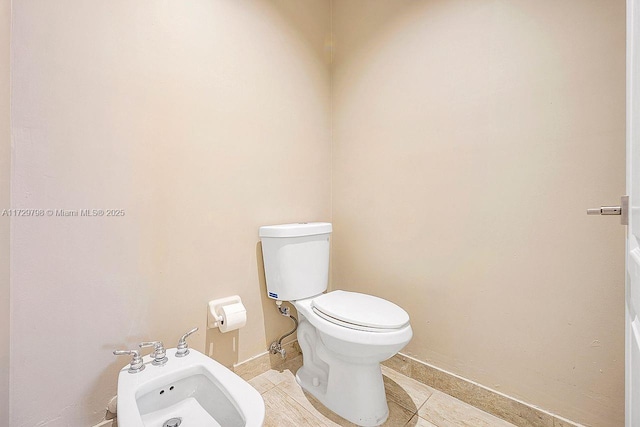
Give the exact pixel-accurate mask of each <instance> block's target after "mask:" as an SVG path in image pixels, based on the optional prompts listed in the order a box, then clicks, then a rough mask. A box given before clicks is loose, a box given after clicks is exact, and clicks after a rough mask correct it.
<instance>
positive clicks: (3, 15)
mask: <svg viewBox="0 0 640 427" xmlns="http://www.w3.org/2000/svg"><path fill="white" fill-rule="evenodd" d="M10 33H11V1H10V0H0V211H2V209H7V208H8V207H9V198H10V192H9V191H10V181H9V177H10V171H11V135H10V132H9V123H10V116H9V106H10V97H9V86H10V82H9V47H10V46H9V40H10ZM9 344H10V339H9V218H8V217H3V216H0V425H9Z"/></svg>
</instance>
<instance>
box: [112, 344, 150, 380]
mask: <svg viewBox="0 0 640 427" xmlns="http://www.w3.org/2000/svg"><path fill="white" fill-rule="evenodd" d="M113 354H114V355H115V356H125V355H131V356H133V357H132V358H131V364H129V371H128V372H129V373H130V374H137V373H138V372H140V371H143V370H144V363H142V357H140V352H139V351H138V350H113Z"/></svg>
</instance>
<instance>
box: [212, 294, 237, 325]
mask: <svg viewBox="0 0 640 427" xmlns="http://www.w3.org/2000/svg"><path fill="white" fill-rule="evenodd" d="M232 305H233V306H235V307H236V312H235V313H234V316H238V315H240V317H241V319H242V320H241V321H240V323H237V320H236V319H234V323H236V325H234V326H233V327H231V328H228V327H225V326H228V325H225V316H224V310H223V307H228V306H232ZM245 323H246V309H245V307H244V305H243V304H242V300H241V299H240V296H239V295H233V296H231V297H226V298H220V299H216V300H213V301H209V310H207V325H208V326H209V328H220V330H221V331H222V332H228V331H230V330H234V329H238V328H240V327H242V326H244V325H245Z"/></svg>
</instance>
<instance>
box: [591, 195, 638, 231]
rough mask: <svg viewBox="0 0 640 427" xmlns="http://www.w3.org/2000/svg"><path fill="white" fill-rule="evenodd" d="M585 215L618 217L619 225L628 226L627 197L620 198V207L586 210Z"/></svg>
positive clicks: (601, 207)
mask: <svg viewBox="0 0 640 427" xmlns="http://www.w3.org/2000/svg"><path fill="white" fill-rule="evenodd" d="M587 215H620V224H622V225H629V196H622V197H620V206H600V207H599V208H590V209H587Z"/></svg>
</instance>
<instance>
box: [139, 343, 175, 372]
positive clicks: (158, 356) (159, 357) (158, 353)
mask: <svg viewBox="0 0 640 427" xmlns="http://www.w3.org/2000/svg"><path fill="white" fill-rule="evenodd" d="M138 345H139V346H140V348H144V347H151V346H153V353H151V357H153V362H151V364H152V365H155V366H162V365H164V364H165V363H167V361H168V360H169V358H168V357H167V350H165V348H164V344H162V341H146V342H141V343H140V344H138Z"/></svg>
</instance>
